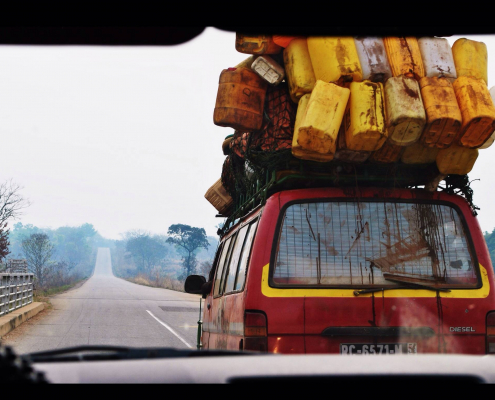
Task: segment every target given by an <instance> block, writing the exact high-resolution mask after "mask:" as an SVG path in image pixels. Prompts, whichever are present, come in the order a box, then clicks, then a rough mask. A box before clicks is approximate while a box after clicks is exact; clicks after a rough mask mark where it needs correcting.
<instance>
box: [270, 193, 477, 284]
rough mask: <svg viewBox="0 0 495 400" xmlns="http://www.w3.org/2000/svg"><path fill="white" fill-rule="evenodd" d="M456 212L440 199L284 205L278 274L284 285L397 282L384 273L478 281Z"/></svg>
mask: <svg viewBox="0 0 495 400" xmlns="http://www.w3.org/2000/svg"><path fill="white" fill-rule="evenodd" d="M472 254H473V253H472V249H470V246H469V242H468V240H467V237H466V234H465V231H464V227H463V224H462V223H461V220H460V217H459V215H458V213H457V211H456V210H455V209H454V208H452V207H449V206H447V205H443V204H419V203H400V202H364V201H359V202H321V203H316V202H315V203H303V204H294V205H291V206H290V207H288V208H287V210H286V212H285V216H284V219H283V224H282V227H281V233H280V238H279V244H278V249H277V259H276V263H275V269H274V273H273V280H274V282H275V283H276V284H280V285H327V286H328V285H330V286H332V285H350V286H353V287H354V286H370V285H371V286H373V285H380V286H384V285H387V286H388V285H394V284H393V283H392V282H390V281H387V280H385V279H384V277H383V273H389V274H394V275H400V276H405V277H409V278H413V279H417V280H418V282H423V283H424V282H428V281H430V282H433V283H434V284H435V285H437V286H438V285H439V286H449V287H452V286H458V285H461V286H462V287H474V286H476V285H477V283H478V278H477V277H478V275H477V271H476V269H475V263H474V261H473V257H472Z"/></svg>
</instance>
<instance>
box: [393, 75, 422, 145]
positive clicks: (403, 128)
mask: <svg viewBox="0 0 495 400" xmlns="http://www.w3.org/2000/svg"><path fill="white" fill-rule="evenodd" d="M385 99H386V105H387V107H386V109H387V112H386V118H387V130H388V139H389V141H390V142H392V143H393V144H396V145H398V146H409V145H411V144H413V143H414V142H416V141H417V140H418V139H419V138H420V136H421V134H422V133H423V128H424V126H425V123H426V114H425V109H424V107H423V101H422V100H421V93H420V88H419V84H418V82H417V81H416V80H415V79H413V78H408V77H406V76H404V75H402V76H397V77H392V78H390V79H389V80H388V81H387V83H386V84H385Z"/></svg>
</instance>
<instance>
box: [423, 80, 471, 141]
mask: <svg viewBox="0 0 495 400" xmlns="http://www.w3.org/2000/svg"><path fill="white" fill-rule="evenodd" d="M419 86H420V87H421V96H422V98H423V104H424V107H425V112H426V126H425V129H424V131H423V136H421V142H422V143H423V144H424V145H425V146H428V147H438V148H439V149H444V148H446V147H449V146H450V145H451V143H452V142H453V141H454V139H455V138H456V137H457V135H458V133H459V130H460V129H461V124H462V116H461V110H459V106H458V104H457V99H456V97H455V92H454V87H453V86H452V84H451V83H450V80H449V79H448V78H436V77H434V78H427V77H424V78H421V79H420V80H419Z"/></svg>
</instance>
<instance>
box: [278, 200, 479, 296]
mask: <svg viewBox="0 0 495 400" xmlns="http://www.w3.org/2000/svg"><path fill="white" fill-rule="evenodd" d="M328 202H335V203H337V202H348V203H352V202H359V203H408V204H431V205H443V206H447V207H450V208H452V209H453V210H454V211H455V212H457V215H458V218H459V220H460V223H461V226H462V229H463V231H464V235H465V239H466V243H467V246H468V251H469V253H470V255H471V258H472V261H473V268H474V272H475V275H476V279H477V283H476V285H466V284H440V285H437V286H438V288H440V289H453V290H477V289H480V288H481V287H482V286H483V282H482V279H481V271H480V264H479V260H478V256H477V252H476V246H475V245H474V241H473V238H472V235H471V230H470V229H469V226H468V223H467V221H466V217H465V215H464V213H463V212H462V210H461V208H460V207H459V206H458V205H457V204H455V203H453V202H450V201H446V200H435V199H417V198H408V199H404V198H394V197H382V198H376V197H358V198H356V197H352V198H350V197H342V196H337V197H313V198H311V197H310V198H301V199H297V200H291V201H288V202H287V203H285V204H284V205H283V206H282V207H281V208H280V212H279V215H278V218H277V225H276V228H275V234H274V237H273V242H272V249H271V255H270V267H269V272H268V285H269V287H271V288H275V289H341V290H342V289H360V290H361V289H376V288H385V289H387V290H389V289H394V287H397V289H399V288H402V285H401V283H399V282H392V281H388V283H386V284H383V283H380V284H378V283H376V284H359V285H357V284H321V283H320V284H280V283H277V282H276V281H275V280H274V272H275V265H276V262H277V257H278V248H279V243H280V239H281V235H282V227H283V221H284V217H285V215H286V212H287V209H288V208H289V207H291V206H293V205H295V204H312V203H328ZM403 276H404V275H402V274H397V277H398V278H399V279H400V278H401V277H403ZM406 276H407V275H406ZM420 283H423V284H427V285H431V284H434V281H432V282H431V283H427V282H425V281H423V282H420ZM411 289H421V287H420V286H419V285H417V287H416V288H414V287H412V286H411Z"/></svg>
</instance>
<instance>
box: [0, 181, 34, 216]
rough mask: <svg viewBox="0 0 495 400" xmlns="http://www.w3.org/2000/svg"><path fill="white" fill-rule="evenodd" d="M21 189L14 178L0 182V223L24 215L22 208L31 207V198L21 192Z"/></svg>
mask: <svg viewBox="0 0 495 400" xmlns="http://www.w3.org/2000/svg"><path fill="white" fill-rule="evenodd" d="M21 189H22V188H21V187H20V186H19V185H18V184H16V183H14V182H13V181H12V180H10V181H7V182H4V183H2V184H0V225H3V224H5V223H6V222H7V220H9V219H11V218H12V219H17V218H18V217H20V216H21V215H22V210H23V209H24V208H26V207H29V205H30V203H29V200H26V199H25V198H24V197H22V196H21V194H20V193H19V192H20V191H21Z"/></svg>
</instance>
